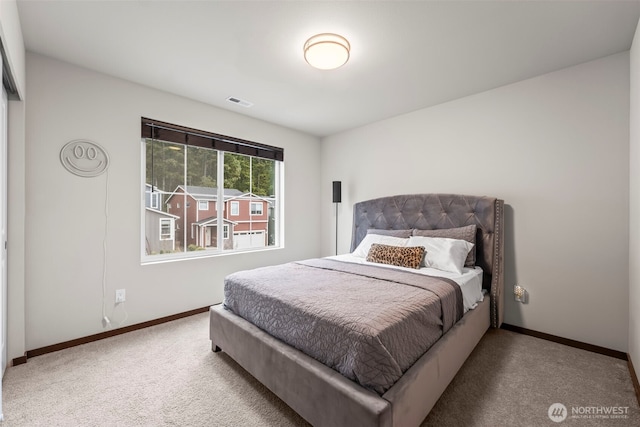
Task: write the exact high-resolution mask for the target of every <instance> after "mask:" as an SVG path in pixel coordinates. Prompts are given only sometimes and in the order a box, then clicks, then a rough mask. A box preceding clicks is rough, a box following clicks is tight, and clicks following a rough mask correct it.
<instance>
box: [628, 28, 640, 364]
mask: <svg viewBox="0 0 640 427" xmlns="http://www.w3.org/2000/svg"><path fill="white" fill-rule="evenodd" d="M638 28H640V27H638ZM630 62H631V65H630V69H631V76H630V84H631V89H630V102H631V104H630V113H629V117H630V132H629V141H630V142H629V145H630V147H629V159H630V160H629V165H630V171H629V356H630V358H631V361H632V362H633V366H634V367H635V369H636V373H637V374H640V261H639V260H640V118H639V117H638V116H639V115H640V30H639V29H636V34H635V36H634V38H633V44H632V45H631V51H630Z"/></svg>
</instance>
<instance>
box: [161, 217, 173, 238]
mask: <svg viewBox="0 0 640 427" xmlns="http://www.w3.org/2000/svg"><path fill="white" fill-rule="evenodd" d="M160 240H173V218H160Z"/></svg>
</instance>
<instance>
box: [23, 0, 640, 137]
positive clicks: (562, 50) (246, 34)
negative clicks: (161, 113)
mask: <svg viewBox="0 0 640 427" xmlns="http://www.w3.org/2000/svg"><path fill="white" fill-rule="evenodd" d="M18 11H19V15H20V20H21V24H22V30H23V34H24V40H25V45H26V48H27V50H28V51H31V52H37V53H41V54H44V55H47V56H51V57H54V58H57V59H60V60H63V61H66V62H69V63H72V64H76V65H79V66H82V67H86V68H89V69H93V70H97V71H100V72H102V73H105V74H109V75H112V76H116V77H120V78H123V79H126V80H129V81H133V82H136V83H140V84H143V85H147V86H150V87H153V88H157V89H160V90H163V91H166V92H170V93H174V94H177V95H181V96H184V97H187V98H191V99H194V100H198V101H201V102H204V103H207V104H211V105H214V106H217V107H220V108H224V109H227V110H231V111H235V112H238V113H240V114H244V115H247V116H251V117H255V118H258V119H262V120H265V121H268V122H272V123H276V124H278V125H282V126H286V127H289V128H292V129H297V130H300V131H302V132H305V133H308V134H311V135H316V136H319V137H323V136H327V135H331V134H335V133H338V132H342V131H345V130H348V129H351V128H355V127H358V126H362V125H364V124H367V123H371V122H374V121H378V120H381V119H384V118H388V117H392V116H396V115H399V114H403V113H406V112H410V111H414V110H418V109H421V108H425V107H429V106H433V105H437V104H440V103H443V102H447V101H450V100H453V99H457V98H460V97H463V96H467V95H471V94H474V93H479V92H482V91H485V90H489V89H493V88H496V87H499V86H503V85H506V84H509V83H513V82H516V81H520V80H523V79H527V78H530V77H534V76H537V75H540V74H543V73H547V72H550V71H554V70H558V69H561V68H564V67H568V66H572V65H575V64H579V63H582V62H585V61H590V60H593V59H596V58H600V57H603V56H606V55H611V54H614V53H618V52H622V51H626V50H628V49H629V48H630V47H631V41H632V39H633V35H634V32H635V28H636V26H637V24H638V18H639V17H640V2H638V1H621V2H618V1H595V2H594V1H589V2H587V1H577V0H573V1H516V0H509V1H507V0H503V1H477V0H476V1H451V0H448V1H184V0H174V1H153V0H144V1H134V0H129V1H101V0H83V1H77V0H74V1H62V0H47V1H38V0H18ZM322 32H335V33H338V34H341V35H343V36H344V37H346V38H347V39H348V40H349V42H350V43H351V46H352V49H351V59H350V60H349V62H348V63H347V64H346V65H344V66H343V67H341V68H338V69H336V70H330V71H320V70H316V69H313V68H311V67H310V66H309V65H308V64H307V63H306V62H305V61H304V58H303V56H302V46H303V44H304V42H305V41H306V40H307V38H309V37H310V36H312V35H314V34H317V33H322ZM230 96H232V97H236V98H240V99H242V100H246V101H249V102H251V103H253V106H251V107H249V108H245V107H242V106H239V105H236V104H232V103H230V102H228V101H227V100H226V99H227V98H228V97H230Z"/></svg>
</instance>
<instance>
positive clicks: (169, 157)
mask: <svg viewBox="0 0 640 427" xmlns="http://www.w3.org/2000/svg"><path fill="white" fill-rule="evenodd" d="M141 136H142V139H141V142H142V147H141V149H142V159H143V171H144V174H143V182H142V187H143V188H144V189H145V190H144V191H145V192H148V193H149V194H148V197H145V203H149V204H151V203H152V202H155V201H157V203H158V208H157V209H156V212H155V215H156V217H155V220H156V221H158V219H157V216H158V215H160V216H162V215H161V213H160V212H157V211H161V212H164V213H165V214H166V216H169V217H171V218H161V219H160V220H159V223H160V233H159V237H155V239H157V240H165V239H174V240H175V242H174V245H173V246H172V249H171V250H168V249H166V245H165V246H164V247H165V249H161V250H158V249H154V248H157V247H158V246H159V244H158V243H157V242H156V241H154V237H153V234H155V233H153V232H150V231H149V230H150V229H149V226H150V224H151V222H150V221H151V220H152V218H153V217H152V216H151V213H149V214H146V215H142V222H143V226H142V229H143V230H147V231H146V233H145V235H144V236H142V238H141V248H142V251H141V252H142V255H141V256H142V261H143V262H145V261H148V262H151V261H157V260H160V261H161V260H165V259H175V258H192V257H201V256H207V255H216V254H219V253H222V252H228V251H240V250H245V251H246V250H258V249H261V248H262V249H264V248H268V247H278V246H279V245H280V244H281V235H282V224H281V222H280V218H281V217H282V215H279V212H280V210H281V209H282V206H283V200H282V177H281V174H282V170H283V158H284V151H283V150H282V149H280V148H277V147H271V146H268V145H264V144H259V143H254V142H251V141H245V140H241V139H237V138H233V137H228V136H223V135H218V134H213V133H209V132H205V131H199V130H194V129H189V128H184V127H181V126H176V125H172V124H168V123H164V122H158V121H153V120H150V119H144V118H143V119H142V134H141ZM218 200H222V201H225V202H226V201H227V200H230V205H229V208H228V209H225V207H226V203H217V202H218ZM192 202H196V203H192ZM209 202H213V203H211V204H210V203H209ZM241 207H242V209H243V211H244V212H246V211H245V210H244V209H246V210H248V211H249V212H250V214H251V215H250V216H249V217H242V216H241V215H240V209H241ZM204 211H207V212H204ZM198 212H200V213H198ZM245 215H246V214H245ZM229 217H233V218H229ZM156 224H157V222H156ZM156 227H157V226H156ZM156 230H157V228H156ZM239 233H244V234H243V235H240V234H239ZM246 235H251V236H254V237H253V238H252V239H248V238H247V237H246ZM256 236H257V237H256ZM236 237H238V238H236ZM232 240H233V242H232Z"/></svg>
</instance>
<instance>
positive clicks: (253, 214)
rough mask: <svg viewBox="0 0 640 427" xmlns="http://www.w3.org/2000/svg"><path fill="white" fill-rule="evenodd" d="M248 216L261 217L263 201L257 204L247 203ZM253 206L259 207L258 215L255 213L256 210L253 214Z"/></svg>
mask: <svg viewBox="0 0 640 427" xmlns="http://www.w3.org/2000/svg"><path fill="white" fill-rule="evenodd" d="M249 203H250V204H249V215H250V216H263V215H264V202H263V201H259V202H253V201H249ZM253 205H256V206H260V213H257V212H258V211H257V210H256V211H255V212H256V213H254V210H253Z"/></svg>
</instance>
